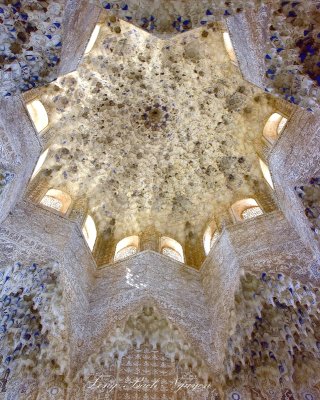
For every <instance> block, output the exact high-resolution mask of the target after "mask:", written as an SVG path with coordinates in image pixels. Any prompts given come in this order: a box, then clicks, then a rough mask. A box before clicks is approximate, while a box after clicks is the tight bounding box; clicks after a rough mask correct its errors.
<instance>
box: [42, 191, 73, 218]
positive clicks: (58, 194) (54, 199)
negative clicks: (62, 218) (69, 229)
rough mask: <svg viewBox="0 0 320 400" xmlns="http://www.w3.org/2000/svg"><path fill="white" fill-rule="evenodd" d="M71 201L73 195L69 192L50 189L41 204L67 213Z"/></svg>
mask: <svg viewBox="0 0 320 400" xmlns="http://www.w3.org/2000/svg"><path fill="white" fill-rule="evenodd" d="M71 201H72V200H71V197H70V196H69V195H68V194H67V193H65V192H62V191H61V190H58V189H50V190H48V191H47V193H46V194H45V196H44V197H43V198H42V200H41V201H40V204H42V205H44V206H46V207H48V208H53V209H54V210H56V211H59V212H60V213H61V214H66V213H67V211H68V209H69V207H70V205H71Z"/></svg>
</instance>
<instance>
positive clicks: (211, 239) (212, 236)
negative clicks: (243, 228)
mask: <svg viewBox="0 0 320 400" xmlns="http://www.w3.org/2000/svg"><path fill="white" fill-rule="evenodd" d="M219 235H220V233H219V231H218V230H217V226H216V224H215V222H211V224H210V225H209V226H208V228H207V229H206V231H205V232H204V235H203V247H204V252H205V254H206V256H207V255H208V254H209V252H210V250H211V247H212V246H213V244H214V243H215V241H216V240H217V239H218V237H219Z"/></svg>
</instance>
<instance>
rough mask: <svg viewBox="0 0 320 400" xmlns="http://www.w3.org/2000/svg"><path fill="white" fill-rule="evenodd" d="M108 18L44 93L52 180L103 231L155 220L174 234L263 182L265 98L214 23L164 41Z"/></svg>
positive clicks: (200, 223)
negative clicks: (89, 47)
mask: <svg viewBox="0 0 320 400" xmlns="http://www.w3.org/2000/svg"><path fill="white" fill-rule="evenodd" d="M115 24H117V28H119V29H114V24H113V27H112V26H111V27H108V26H104V27H103V28H102V31H101V33H100V36H99V39H98V42H97V43H96V46H95V48H94V49H93V51H92V52H91V53H90V54H89V55H88V56H87V57H86V58H85V59H84V61H83V63H82V65H81V66H80V67H79V69H78V71H77V72H76V73H74V74H71V75H68V76H66V77H63V78H61V79H59V80H58V81H57V82H55V83H54V84H50V85H49V86H48V87H47V89H46V92H45V95H43V96H42V97H41V99H42V101H43V103H44V104H45V105H46V107H47V108H48V110H50V111H49V112H50V114H51V128H50V131H49V133H48V136H49V137H51V145H52V149H53V150H54V151H53V152H52V153H51V154H52V156H50V157H49V158H48V159H47V161H46V162H45V164H44V166H43V168H44V172H45V175H46V176H47V177H48V179H49V183H50V186H51V187H56V188H59V187H60V188H63V189H65V190H66V191H67V192H68V193H70V194H71V196H72V197H78V196H82V195H87V197H88V198H89V208H90V212H91V214H92V215H93V217H94V219H95V221H96V223H97V225H98V229H99V232H101V233H104V234H105V237H106V238H108V236H109V235H110V234H114V235H115V237H116V238H117V237H118V238H121V237H122V236H124V235H125V234H127V233H130V232H132V233H135V232H137V231H139V230H140V229H143V228H144V227H146V226H147V225H148V224H150V222H153V221H156V228H157V229H158V230H159V231H160V232H163V233H164V232H166V233H167V234H168V235H170V234H171V235H174V236H175V237H176V238H177V239H178V240H180V241H183V240H184V227H185V225H188V226H190V225H191V226H192V228H193V229H189V230H191V231H192V230H194V232H193V233H195V234H198V233H199V232H200V231H201V233H202V230H203V228H204V226H205V224H206V222H207V221H208V220H209V219H210V218H211V217H212V214H213V213H219V211H220V210H221V209H224V208H225V207H228V206H229V203H231V202H232V201H233V196H234V194H235V193H236V195H237V196H238V197H240V198H241V196H242V197H248V196H250V194H252V193H254V192H256V191H257V189H258V190H259V182H261V185H262V186H261V188H262V190H263V188H264V181H263V178H262V175H261V172H260V169H259V164H258V159H257V157H256V155H255V151H254V145H253V141H254V140H255V139H256V138H258V137H260V136H261V132H262V129H263V123H264V121H265V120H266V119H267V118H268V116H269V115H270V114H271V113H272V107H271V106H270V105H269V104H268V98H267V97H266V96H265V95H264V94H261V93H258V91H257V90H256V89H255V88H254V87H253V86H251V85H249V84H247V83H245V82H244V81H243V80H242V78H241V76H240V74H239V73H238V71H237V68H236V67H235V66H234V65H233V64H232V63H231V62H230V60H229V58H228V56H227V53H226V51H225V49H224V45H223V39H222V31H220V30H218V31H215V27H214V26H213V28H211V29H202V28H200V29H198V30H193V31H191V32H188V33H185V34H184V35H182V36H178V37H177V38H173V39H171V40H169V41H164V40H159V39H158V38H156V37H154V36H151V35H149V34H147V33H146V32H144V31H142V30H139V29H138V28H133V27H132V25H130V24H127V23H125V22H122V21H120V22H115ZM119 31H120V33H118V34H117V33H116V32H119ZM128 227H130V228H129V229H128Z"/></svg>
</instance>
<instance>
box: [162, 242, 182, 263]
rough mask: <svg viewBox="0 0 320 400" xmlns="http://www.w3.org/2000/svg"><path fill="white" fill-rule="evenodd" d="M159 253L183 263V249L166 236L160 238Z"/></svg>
mask: <svg viewBox="0 0 320 400" xmlns="http://www.w3.org/2000/svg"><path fill="white" fill-rule="evenodd" d="M160 251H161V253H162V254H164V255H165V256H168V257H171V258H173V259H174V260H177V261H180V262H182V263H183V262H184V256H183V249H182V246H181V244H180V243H178V242H177V241H176V240H174V239H171V238H169V237H166V236H162V238H161V241H160Z"/></svg>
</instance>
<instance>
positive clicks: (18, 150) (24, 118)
mask: <svg viewBox="0 0 320 400" xmlns="http://www.w3.org/2000/svg"><path fill="white" fill-rule="evenodd" d="M40 153H41V145H40V142H39V139H38V137H37V133H36V131H35V128H34V126H33V123H32V122H31V120H30V118H29V115H28V113H27V110H26V108H25V106H24V104H23V102H22V100H21V98H20V97H19V96H13V97H9V98H3V99H1V100H0V173H1V170H4V171H8V172H9V173H11V174H13V176H12V179H11V181H10V182H8V183H7V184H6V185H5V187H4V188H3V190H2V192H1V196H0V222H2V221H3V220H4V219H5V218H6V216H7V215H8V213H9V212H10V211H11V210H12V209H13V207H14V205H15V204H16V203H17V201H19V200H20V199H21V198H22V195H23V193H24V190H25V187H26V185H27V182H28V181H29V179H30V177H31V174H32V171H33V169H34V167H35V166H36V163H37V160H38V158H39V156H40Z"/></svg>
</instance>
